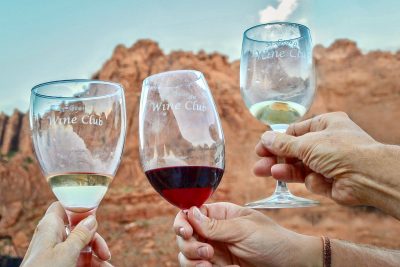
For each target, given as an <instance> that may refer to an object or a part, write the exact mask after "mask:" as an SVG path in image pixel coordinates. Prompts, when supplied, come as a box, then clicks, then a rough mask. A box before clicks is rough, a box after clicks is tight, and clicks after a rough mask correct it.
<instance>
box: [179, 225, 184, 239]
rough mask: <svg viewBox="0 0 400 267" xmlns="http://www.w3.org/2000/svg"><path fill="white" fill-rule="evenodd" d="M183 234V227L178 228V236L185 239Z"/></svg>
mask: <svg viewBox="0 0 400 267" xmlns="http://www.w3.org/2000/svg"><path fill="white" fill-rule="evenodd" d="M185 234H186V231H185V228H183V227H181V228H179V235H180V236H181V237H183V238H185Z"/></svg>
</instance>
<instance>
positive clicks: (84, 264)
mask: <svg viewBox="0 0 400 267" xmlns="http://www.w3.org/2000/svg"><path fill="white" fill-rule="evenodd" d="M96 211H97V208H95V209H92V210H90V211H87V212H72V211H69V210H65V212H66V213H67V217H68V223H69V225H68V230H69V232H71V231H72V230H73V229H74V228H75V226H77V225H78V224H79V222H80V221H82V220H83V219H85V218H86V217H88V216H89V215H94V216H96ZM76 267H92V241H90V243H89V244H88V245H87V246H86V247H84V248H83V249H82V251H81V254H80V255H79V258H78V262H77V265H76Z"/></svg>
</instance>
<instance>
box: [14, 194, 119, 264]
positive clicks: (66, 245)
mask: <svg viewBox="0 0 400 267" xmlns="http://www.w3.org/2000/svg"><path fill="white" fill-rule="evenodd" d="M67 223H68V219H67V215H66V214H65V211H64V208H63V207H62V206H61V205H60V203H59V202H54V203H52V204H51V205H50V207H49V208H48V209H47V211H46V214H45V215H44V216H43V218H42V219H41V220H40V222H39V224H38V225H37V227H36V231H35V234H34V235H33V238H32V240H31V243H30V245H29V248H28V251H27V252H26V254H25V257H24V260H23V262H22V263H21V267H50V266H58V267H73V266H76V263H77V261H78V257H79V254H80V250H81V249H83V248H84V247H85V246H86V245H87V244H89V242H90V241H91V240H93V252H94V254H96V256H93V258H92V259H93V260H92V267H111V266H112V265H111V264H109V263H108V262H107V260H109V259H110V258H111V254H110V251H109V249H108V246H107V243H106V242H105V241H104V239H103V238H102V237H101V236H100V235H99V234H97V233H96V229H97V222H96V219H95V217H94V216H89V217H88V218H86V219H84V220H83V221H81V222H80V223H79V224H78V225H77V226H76V227H75V229H74V230H73V231H72V232H71V233H70V234H69V235H68V237H66V232H65V224H67Z"/></svg>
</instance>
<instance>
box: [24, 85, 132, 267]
mask: <svg viewBox="0 0 400 267" xmlns="http://www.w3.org/2000/svg"><path fill="white" fill-rule="evenodd" d="M125 117H126V114H125V100H124V92H123V89H122V87H121V86H120V85H119V84H116V83H111V82H103V81H94V80H65V81H55V82H49V83H44V84H40V85H37V86H35V87H34V88H33V89H32V94H31V105H30V124H31V129H32V139H33V145H34V148H35V153H36V156H37V158H38V161H39V164H40V167H41V169H42V172H43V174H44V176H45V177H46V179H47V181H48V183H49V184H50V186H51V189H52V190H53V193H54V194H55V195H56V197H57V198H58V200H59V201H60V203H61V205H62V206H63V207H64V209H65V211H66V213H67V216H68V222H69V228H70V230H73V229H74V227H75V226H76V225H78V223H79V222H80V221H81V220H83V219H85V218H86V217H88V216H90V215H93V216H94V215H95V214H96V210H97V207H98V205H99V204H100V202H101V200H102V199H103V197H104V195H105V193H106V191H107V188H108V186H109V184H110V183H111V181H112V179H113V177H114V175H115V173H116V171H117V168H118V166H119V163H120V160H121V156H122V150H123V147H124V141H125V131H126V119H125ZM91 251H92V250H91V247H90V246H88V247H86V248H85V249H84V250H83V251H82V255H81V258H80V260H79V262H78V266H90V261H91Z"/></svg>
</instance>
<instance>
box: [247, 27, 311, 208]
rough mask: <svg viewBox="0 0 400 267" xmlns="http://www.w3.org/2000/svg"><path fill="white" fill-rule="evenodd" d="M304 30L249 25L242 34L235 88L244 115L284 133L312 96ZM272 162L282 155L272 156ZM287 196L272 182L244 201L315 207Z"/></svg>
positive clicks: (285, 190) (307, 32)
mask: <svg viewBox="0 0 400 267" xmlns="http://www.w3.org/2000/svg"><path fill="white" fill-rule="evenodd" d="M312 48H313V47H312V42H311V36H310V30H309V29H308V28H307V27H306V26H303V25H300V24H296V23H289V22H276V23H268V24H262V25H257V26H254V27H252V28H250V29H247V30H246V31H245V32H244V34H243V44H242V56H241V60H240V91H241V94H242V97H243V100H244V102H245V104H246V106H247V108H248V109H249V110H250V113H251V114H252V115H253V116H254V117H255V118H257V119H258V120H259V121H261V122H262V123H264V124H267V125H268V126H269V127H271V129H272V130H273V131H277V132H281V133H284V132H286V129H287V128H288V126H289V124H290V123H293V122H296V121H298V120H300V119H301V118H302V117H303V115H304V114H305V113H306V112H307V110H308V109H309V108H310V106H311V104H312V101H313V98H314V94H315V75H314V68H313V58H312ZM278 163H284V159H282V158H279V157H278ZM318 204H319V203H318V202H317V201H314V200H309V199H305V198H300V197H296V196H294V195H292V194H291V193H290V191H289V189H288V187H287V185H286V183H284V182H282V181H278V182H277V185H276V189H275V192H274V193H273V195H272V196H270V197H269V198H266V199H262V200H259V201H256V202H252V203H249V204H247V206H248V207H252V208H258V209H262V208H295V207H310V206H315V205H318Z"/></svg>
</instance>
